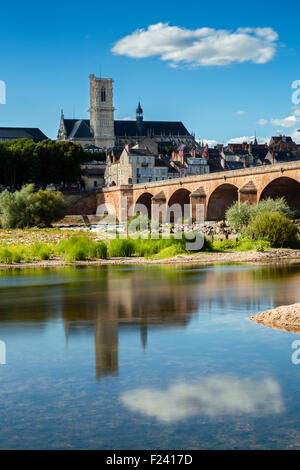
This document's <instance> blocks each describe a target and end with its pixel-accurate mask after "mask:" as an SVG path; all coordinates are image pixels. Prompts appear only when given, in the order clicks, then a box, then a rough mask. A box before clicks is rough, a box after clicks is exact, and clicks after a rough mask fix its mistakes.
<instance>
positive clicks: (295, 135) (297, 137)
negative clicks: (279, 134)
mask: <svg viewBox="0 0 300 470" xmlns="http://www.w3.org/2000/svg"><path fill="white" fill-rule="evenodd" d="M291 137H292V139H293V141H294V142H296V144H300V132H298V129H295V130H294V131H293V132H291Z"/></svg>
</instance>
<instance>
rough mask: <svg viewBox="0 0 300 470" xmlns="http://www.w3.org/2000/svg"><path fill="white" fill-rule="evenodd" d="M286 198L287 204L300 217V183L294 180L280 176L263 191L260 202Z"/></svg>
mask: <svg viewBox="0 0 300 470" xmlns="http://www.w3.org/2000/svg"><path fill="white" fill-rule="evenodd" d="M278 197H284V198H285V200H286V202H287V204H288V205H289V206H290V208H291V209H293V210H294V211H295V214H296V216H299V215H300V183H299V181H297V180H295V179H294V178H289V177H287V176H280V177H279V178H276V179H274V180H273V181H271V183H269V184H268V185H267V186H266V187H265V188H264V189H263V191H262V193H261V195H260V198H259V200H260V201H261V200H263V199H267V198H271V199H276V198H278Z"/></svg>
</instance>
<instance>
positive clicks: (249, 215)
mask: <svg viewBox="0 0 300 470" xmlns="http://www.w3.org/2000/svg"><path fill="white" fill-rule="evenodd" d="M263 212H278V213H280V214H282V215H284V216H285V217H287V218H288V219H291V218H292V217H293V211H292V209H291V208H290V207H289V206H288V205H287V203H286V201H285V199H284V198H283V197H281V198H277V199H271V198H268V199H263V200H262V201H260V202H259V203H258V204H249V202H247V201H246V202H241V203H239V202H235V203H234V204H233V205H232V206H231V207H230V208H229V209H228V210H227V212H226V220H227V222H228V223H229V225H230V226H231V227H232V228H233V229H236V230H238V229H245V228H246V227H247V226H248V225H249V224H250V223H251V222H252V221H253V220H255V219H256V218H257V217H258V216H259V215H260V214H261V213H263Z"/></svg>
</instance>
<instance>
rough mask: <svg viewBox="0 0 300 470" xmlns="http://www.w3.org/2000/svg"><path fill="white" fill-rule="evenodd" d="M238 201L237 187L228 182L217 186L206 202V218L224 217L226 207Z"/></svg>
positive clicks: (216, 218) (218, 218)
mask: <svg viewBox="0 0 300 470" xmlns="http://www.w3.org/2000/svg"><path fill="white" fill-rule="evenodd" d="M236 201H238V188H237V187H236V186H235V185H233V184H230V183H224V184H221V185H220V186H218V187H217V188H216V189H215V190H214V191H213V192H212V193H211V195H210V198H209V200H208V204H207V220H222V219H225V213H226V211H227V209H228V208H229V207H230V206H231V205H232V204H234V203H235V202H236Z"/></svg>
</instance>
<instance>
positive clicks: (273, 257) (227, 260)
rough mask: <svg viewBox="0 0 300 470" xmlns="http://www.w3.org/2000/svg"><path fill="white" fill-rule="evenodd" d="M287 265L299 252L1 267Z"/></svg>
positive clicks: (5, 265)
mask: <svg viewBox="0 0 300 470" xmlns="http://www.w3.org/2000/svg"><path fill="white" fill-rule="evenodd" d="M239 263H246V264H259V265H269V264H284V263H300V250H290V249H271V250H267V251H264V252H257V251H246V252H245V251H234V252H232V251H230V252H220V253H207V252H202V253H195V254H180V255H177V256H175V257H173V258H166V259H147V258H143V257H137V256H132V257H122V258H121V257H111V258H108V259H89V260H78V261H72V262H67V261H65V260H64V259H62V258H60V257H54V258H52V259H49V260H37V261H31V262H24V261H21V262H19V263H1V264H0V269H15V268H18V269H22V268H51V267H53V268H57V267H64V266H78V267H79V266H107V265H137V266H141V265H191V266H192V265H193V266H195V265H199V266H206V265H210V264H239Z"/></svg>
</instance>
